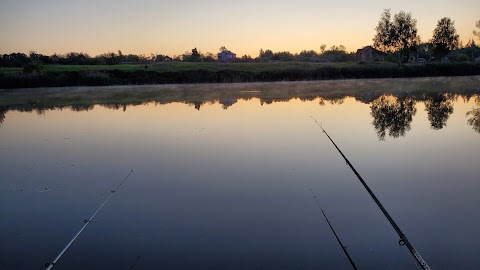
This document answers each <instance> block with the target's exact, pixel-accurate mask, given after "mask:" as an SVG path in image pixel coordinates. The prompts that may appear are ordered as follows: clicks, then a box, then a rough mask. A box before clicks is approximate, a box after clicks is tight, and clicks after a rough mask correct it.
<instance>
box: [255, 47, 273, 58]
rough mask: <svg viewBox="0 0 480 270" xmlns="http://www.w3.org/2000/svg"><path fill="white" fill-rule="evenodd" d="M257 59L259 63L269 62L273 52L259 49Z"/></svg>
mask: <svg viewBox="0 0 480 270" xmlns="http://www.w3.org/2000/svg"><path fill="white" fill-rule="evenodd" d="M258 58H260V60H261V61H270V60H272V58H273V52H272V50H265V51H264V50H263V49H260V53H259V54H258Z"/></svg>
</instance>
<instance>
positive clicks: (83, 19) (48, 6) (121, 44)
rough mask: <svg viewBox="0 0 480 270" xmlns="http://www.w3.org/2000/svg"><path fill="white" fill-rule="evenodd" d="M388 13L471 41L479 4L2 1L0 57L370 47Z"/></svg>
mask: <svg viewBox="0 0 480 270" xmlns="http://www.w3.org/2000/svg"><path fill="white" fill-rule="evenodd" d="M385 8H390V9H391V10H392V13H397V12H398V11H400V10H404V11H407V12H412V15H413V17H414V18H416V19H417V20H418V25H417V26H418V29H419V34H420V36H421V38H422V41H427V40H428V39H430V38H431V36H432V31H433V29H434V28H435V25H436V22H437V21H438V20H439V19H440V18H442V17H450V18H451V19H453V20H454V21H455V26H456V28H457V31H458V33H459V35H460V39H461V40H462V41H463V42H464V43H466V42H467V40H468V39H470V38H473V34H472V31H473V29H474V27H475V21H477V20H480V1H479V0H456V1H452V0H449V1H446V0H436V1H424V0H421V1H420V0H403V1H398V0H397V1H390V0H384V1H381V0H371V1H369V0H365V1H355V0H336V1H320V0H295V1H291V0H276V1H275V0H242V1H225V0H224V1H220V0H203V1H193V0H136V1H133V0H128V1H125V0H83V1H78V0H75V1H72V0H0V53H12V52H24V53H28V52H29V51H31V50H34V51H36V52H38V53H42V54H47V55H48V54H53V53H59V54H63V53H67V52H72V51H73V52H86V53H88V54H90V55H91V56H95V55H97V54H100V53H105V52H117V51H118V50H122V52H123V53H124V54H125V53H134V54H146V55H149V54H150V53H154V54H159V53H162V54H167V55H171V56H173V55H179V54H182V53H184V52H185V51H188V50H191V49H192V48H193V47H197V48H198V50H200V51H201V52H213V53H216V52H217V51H218V49H219V48H220V47H221V46H226V47H227V48H229V49H230V50H232V51H234V52H235V53H237V54H238V55H243V54H250V55H252V56H257V55H258V51H259V50H260V48H263V49H271V50H273V51H290V52H292V53H296V52H300V51H301V50H302V49H307V50H316V51H318V50H319V47H320V45H321V44H326V45H327V47H330V46H332V45H344V46H346V48H347V51H355V50H356V49H358V48H359V47H362V46H365V45H369V44H371V43H372V37H373V35H374V28H375V26H376V24H377V22H378V20H379V18H380V15H381V14H382V12H383V9H385Z"/></svg>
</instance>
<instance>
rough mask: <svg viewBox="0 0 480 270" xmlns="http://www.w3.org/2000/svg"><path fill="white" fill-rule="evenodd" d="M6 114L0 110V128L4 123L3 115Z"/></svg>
mask: <svg viewBox="0 0 480 270" xmlns="http://www.w3.org/2000/svg"><path fill="white" fill-rule="evenodd" d="M6 113H7V111H6V110H4V109H2V108H0V126H2V124H3V121H5V114H6Z"/></svg>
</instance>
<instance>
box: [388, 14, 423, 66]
mask: <svg viewBox="0 0 480 270" xmlns="http://www.w3.org/2000/svg"><path fill="white" fill-rule="evenodd" d="M392 30H393V32H392V44H393V47H394V48H395V49H396V51H397V52H398V53H399V61H401V62H406V61H408V59H409V58H410V54H411V53H412V52H413V51H415V50H416V47H417V45H418V44H420V36H419V35H418V30H417V20H415V19H413V18H412V14H411V13H410V12H409V13H406V12H404V11H400V12H399V13H398V14H395V16H393V27H392Z"/></svg>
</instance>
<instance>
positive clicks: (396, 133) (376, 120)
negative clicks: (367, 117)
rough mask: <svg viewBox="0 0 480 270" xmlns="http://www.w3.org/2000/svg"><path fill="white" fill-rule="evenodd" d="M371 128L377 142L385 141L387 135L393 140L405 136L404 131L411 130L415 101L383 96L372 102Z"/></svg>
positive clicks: (415, 110)
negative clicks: (374, 132) (373, 130)
mask: <svg viewBox="0 0 480 270" xmlns="http://www.w3.org/2000/svg"><path fill="white" fill-rule="evenodd" d="M370 109H371V113H370V114H371V115H372V117H373V122H372V124H373V126H374V128H375V131H376V132H377V136H378V139H379V140H382V141H383V140H385V136H386V134H387V131H388V135H389V136H391V137H393V138H398V137H400V136H402V137H403V136H405V133H406V131H408V130H410V129H411V126H410V125H411V122H412V120H413V116H414V115H415V114H416V113H417V109H416V108H415V101H414V100H413V99H412V98H409V97H406V98H402V99H400V98H397V97H394V96H390V95H383V96H381V97H379V98H378V99H376V100H374V101H373V102H372V103H371V105H370Z"/></svg>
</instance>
